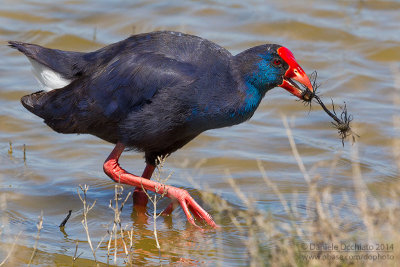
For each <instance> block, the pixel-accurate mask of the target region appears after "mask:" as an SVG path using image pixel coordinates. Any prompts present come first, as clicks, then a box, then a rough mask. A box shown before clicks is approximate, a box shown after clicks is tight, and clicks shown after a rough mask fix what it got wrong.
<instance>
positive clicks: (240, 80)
mask: <svg viewBox="0 0 400 267" xmlns="http://www.w3.org/2000/svg"><path fill="white" fill-rule="evenodd" d="M250 59H251V57H250ZM233 64H234V67H233V68H232V69H233V76H234V77H235V80H236V81H237V94H238V99H237V100H238V102H237V106H236V109H235V111H234V112H232V114H231V116H232V117H243V118H244V119H249V118H250V117H251V116H252V115H253V113H254V112H255V110H256V109H257V107H258V105H259V104H260V102H261V100H262V98H263V97H264V96H265V94H266V92H267V91H268V90H269V89H271V88H272V87H273V86H269V84H268V81H267V82H266V80H265V78H264V77H263V76H261V75H259V72H256V71H255V68H256V67H258V66H257V63H256V62H254V61H253V62H252V60H249V58H248V57H247V55H246V51H245V52H242V53H240V54H238V55H236V56H235V57H234V60H233Z"/></svg>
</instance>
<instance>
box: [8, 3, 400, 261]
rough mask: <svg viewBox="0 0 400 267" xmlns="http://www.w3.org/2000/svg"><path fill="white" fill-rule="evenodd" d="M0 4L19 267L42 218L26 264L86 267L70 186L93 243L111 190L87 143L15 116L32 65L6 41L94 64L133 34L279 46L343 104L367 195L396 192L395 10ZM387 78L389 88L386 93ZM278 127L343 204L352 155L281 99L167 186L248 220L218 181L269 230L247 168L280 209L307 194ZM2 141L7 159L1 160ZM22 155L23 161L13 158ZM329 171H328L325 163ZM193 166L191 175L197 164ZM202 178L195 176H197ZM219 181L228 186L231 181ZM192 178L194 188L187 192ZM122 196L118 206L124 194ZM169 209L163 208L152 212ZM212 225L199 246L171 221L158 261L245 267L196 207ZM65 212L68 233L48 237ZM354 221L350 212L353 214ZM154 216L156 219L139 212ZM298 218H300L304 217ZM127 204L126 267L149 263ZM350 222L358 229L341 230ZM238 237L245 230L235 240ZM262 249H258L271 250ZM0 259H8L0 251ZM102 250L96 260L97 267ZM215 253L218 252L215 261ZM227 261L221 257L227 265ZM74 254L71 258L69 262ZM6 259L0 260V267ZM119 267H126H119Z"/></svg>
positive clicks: (30, 86)
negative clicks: (131, 249)
mask: <svg viewBox="0 0 400 267" xmlns="http://www.w3.org/2000/svg"><path fill="white" fill-rule="evenodd" d="M267 2H271V3H265V1H255V0H253V1H230V2H229V3H226V2H224V1H168V3H167V2H158V1H135V2H134V3H131V1H79V0H77V1H57V3H53V1H18V2H16V1H7V0H5V1H3V2H2V5H1V7H0V45H1V46H2V48H1V49H0V58H1V60H0V194H1V197H0V200H1V201H0V210H1V215H0V219H1V220H2V235H1V239H0V243H2V244H12V243H13V240H14V238H15V236H16V235H17V234H18V232H19V231H22V234H21V236H20V238H19V239H18V241H17V242H16V243H17V246H18V248H19V249H18V250H19V251H20V253H19V254H18V256H17V258H18V259H17V262H18V260H20V261H22V262H24V261H25V262H27V261H28V260H29V258H30V253H31V249H32V247H33V246H34V241H35V235H36V231H37V229H36V222H37V220H38V216H39V215H40V213H41V211H43V216H44V227H43V230H42V231H41V238H40V241H39V243H38V254H37V255H36V260H35V262H34V263H35V264H38V265H40V264H45V265H54V264H59V265H69V264H71V261H72V260H71V257H72V256H73V255H74V252H75V242H76V241H79V244H80V245H79V253H80V252H83V254H82V255H81V256H80V263H79V264H80V265H91V264H93V261H92V260H93V257H92V254H91V251H90V249H89V247H88V244H87V242H86V235H85V233H84V230H83V227H82V225H81V223H80V221H81V219H82V217H81V213H82V204H81V202H80V200H79V198H78V196H77V187H78V185H79V184H87V185H89V186H90V190H89V192H88V199H89V201H90V202H93V201H94V200H97V202H96V205H95V208H94V209H93V210H92V211H91V212H90V216H89V226H90V227H89V228H90V231H91V235H92V237H93V240H94V241H95V243H97V242H98V241H99V240H100V239H101V237H102V236H104V234H105V233H106V226H107V225H108V224H110V223H112V218H113V212H112V210H111V209H109V208H108V204H109V200H110V199H112V198H113V195H114V182H113V181H111V180H110V179H109V178H108V177H107V176H106V175H105V174H104V173H103V171H102V163H103V161H104V159H105V158H106V157H107V155H108V154H109V153H110V151H111V150H112V148H113V146H112V145H111V144H108V143H106V142H104V141H101V140H99V139H97V138H95V137H92V136H88V135H79V136H78V135H61V134H57V133H55V132H53V131H52V130H51V129H50V128H48V127H47V126H46V125H45V124H44V123H43V122H42V121H41V119H40V118H38V117H35V116H34V115H33V114H31V113H29V112H28V111H27V110H25V109H24V108H23V107H22V105H21V104H20V102H19V99H20V98H21V96H23V95H26V94H29V93H31V92H34V91H36V90H37V89H38V85H37V83H36V81H35V79H34V78H33V75H32V74H31V72H30V67H29V64H28V61H27V60H26V58H25V57H24V56H22V54H20V53H19V52H17V51H15V50H12V49H9V48H8V47H6V41H7V40H19V41H24V42H30V43H37V44H40V45H43V46H48V47H52V48H58V49H65V50H79V51H91V50H95V49H97V48H100V47H102V46H104V45H107V44H110V43H113V42H116V41H119V40H121V39H123V38H126V37H127V36H129V35H131V34H134V33H141V32H148V31H153V30H176V31H182V32H186V33H190V34H194V35H198V36H201V37H203V38H207V39H209V40H212V41H214V42H216V43H218V44H220V45H222V46H223V47H225V48H227V49H228V50H230V51H231V52H232V53H233V54H236V53H239V52H240V51H243V50H245V49H247V48H249V47H252V46H255V45H259V44H263V43H278V44H281V45H284V46H286V47H288V48H290V49H291V51H293V53H294V54H295V56H296V59H297V60H298V62H299V63H300V65H301V66H302V67H303V69H304V70H306V72H307V73H311V72H312V71H313V70H317V71H318V81H319V82H320V83H321V86H320V88H319V90H320V93H321V95H322V96H323V99H324V100H325V102H326V103H327V104H329V102H330V98H332V99H334V102H335V103H337V104H342V103H343V101H346V104H347V107H348V110H349V112H350V113H351V114H352V115H353V116H354V121H353V127H354V130H355V131H356V132H357V134H359V135H360V138H358V139H357V146H358V149H359V156H360V157H359V163H360V166H361V170H362V174H363V178H364V180H365V182H366V183H367V186H368V187H369V188H370V189H371V191H372V192H373V193H374V194H375V195H376V196H378V197H381V198H384V197H386V195H387V193H388V188H389V187H390V185H391V184H393V183H395V182H397V181H398V174H399V171H398V169H397V165H396V160H395V157H394V151H393V150H394V149H393V148H394V142H395V141H396V140H397V141H398V140H399V133H400V132H399V131H396V129H395V127H394V125H393V118H394V117H395V116H398V115H399V112H400V105H399V103H400V100H399V95H400V94H399V93H400V91H399V90H400V79H399V77H400V76H399V75H400V63H399V62H400V34H399V26H398V25H399V24H400V12H399V11H400V3H398V2H397V1H368V0H366V1H325V0H324V1H323V0H308V1H301V3H300V2H293V1H279V2H278V1H275V2H274V3H272V1H267ZM396 79H397V80H396ZM282 116H285V117H287V118H288V121H289V123H290V127H291V130H292V132H293V135H294V138H295V141H296V144H297V147H298V150H299V153H300V155H301V157H302V160H303V162H304V164H305V166H306V168H307V169H311V168H312V166H315V165H316V164H318V163H323V162H324V163H325V164H320V166H319V167H318V169H317V171H318V173H319V174H320V175H321V177H322V184H323V185H330V186H332V190H333V191H332V195H333V198H334V199H335V198H340V196H341V195H342V192H346V193H347V194H349V195H350V196H352V195H353V181H352V180H351V179H350V177H351V176H352V164H351V162H352V160H351V148H352V146H351V144H350V143H346V144H345V146H344V147H342V144H341V142H340V140H339V139H338V134H337V133H336V130H335V129H334V128H333V127H332V125H331V124H330V118H329V117H328V116H327V115H326V114H325V113H324V112H323V111H322V109H321V108H319V107H317V106H316V105H314V106H313V108H312V109H311V110H309V108H308V107H305V106H304V105H303V104H302V103H301V102H299V101H295V99H294V97H293V96H290V95H289V94H288V93H287V92H286V91H284V90H282V89H278V88H277V89H274V90H272V91H270V92H268V94H267V95H266V97H265V98H264V100H263V101H262V103H261V105H260V107H259V108H258V110H257V112H256V113H255V115H254V116H253V118H252V119H251V120H250V121H248V122H246V123H243V124H241V125H237V126H234V127H230V128H223V129H218V130H211V131H207V132H205V133H203V134H202V135H201V136H199V137H198V138H196V139H195V140H193V141H192V142H191V143H190V144H188V145H186V146H185V147H184V148H183V149H181V150H180V151H178V152H176V153H175V154H173V155H172V156H171V157H170V158H168V160H167V164H166V166H167V167H166V169H167V171H173V176H172V178H171V179H170V180H169V181H168V183H169V184H171V185H174V186H179V187H183V188H186V189H187V190H189V191H190V192H191V194H192V195H193V196H194V198H196V199H199V198H200V195H205V194H207V193H212V194H213V195H214V196H217V197H218V198H220V199H223V200H225V201H227V202H228V205H229V206H230V207H232V208H235V209H237V210H241V211H246V210H247V209H248V207H246V205H245V204H244V203H243V201H242V200H241V199H240V197H239V196H238V194H237V193H235V190H234V189H233V188H232V187H231V185H230V183H229V181H228V178H229V177H231V178H232V179H233V180H234V181H235V183H236V185H237V186H238V187H239V188H240V190H241V191H242V192H243V194H244V195H246V196H249V197H250V196H251V197H252V198H253V199H254V204H255V205H256V206H257V208H258V209H259V210H260V211H262V212H267V213H268V212H269V213H271V214H272V217H271V218H270V219H272V220H277V221H279V220H282V221H287V220H289V218H288V217H287V216H286V215H287V214H285V211H284V209H283V206H282V205H281V203H280V201H279V198H278V196H277V195H276V193H275V192H274V191H273V190H272V189H271V188H269V187H268V186H267V185H266V184H265V182H264V181H263V179H262V178H261V174H260V171H259V169H258V166H257V162H256V159H260V160H261V161H262V164H263V166H264V167H265V168H266V170H267V172H268V175H269V178H270V179H271V180H272V181H273V182H274V183H275V184H276V186H277V187H278V188H279V190H280V191H281V192H282V193H283V195H284V196H285V198H286V199H287V200H288V201H291V200H293V199H295V198H297V199H298V202H299V207H300V210H301V207H302V206H304V205H303V204H304V202H305V199H306V198H307V190H308V186H307V183H306V182H305V180H304V177H303V174H302V173H301V171H300V170H299V167H298V164H297V162H296V160H295V158H294V157H293V155H292V150H291V149H290V145H289V141H288V137H287V134H286V130H285V127H284V126H283V123H282ZM9 142H12V149H13V151H12V153H8V151H9ZM24 144H25V145H26V160H24V155H23V145H24ZM142 157H143V156H142V155H140V154H137V153H134V152H127V153H124V154H123V157H122V159H121V165H122V166H125V168H126V169H128V170H129V171H131V172H134V173H137V174H140V173H141V171H142V169H143V168H144V162H143V158H142ZM334 159H336V160H337V164H336V165H335V166H334V169H333V170H332V168H331V166H330V165H331V162H332V161H333V160H334ZM200 163H201V164H200ZM199 165H200V166H199ZM227 170H229V175H228V174H227ZM188 177H193V180H194V183H193V182H192V181H190V179H188ZM129 190H130V189H129V188H128V187H125V193H127V191H129ZM167 204H168V201H167V200H163V201H162V202H161V203H160V206H159V209H160V210H161V209H162V207H165V206H166V205H167ZM204 205H205V207H206V209H207V210H208V211H209V212H210V214H212V215H213V216H214V217H215V218H216V220H217V223H218V224H219V225H220V226H221V228H222V229H221V230H220V231H218V232H213V231H211V232H206V233H200V232H199V231H197V230H196V229H194V228H192V227H191V226H189V225H187V224H186V222H185V217H184V213H183V212H182V211H181V209H177V210H176V211H174V213H173V216H172V220H170V219H168V218H167V219H163V218H160V219H159V222H158V225H157V226H158V228H159V238H160V244H161V247H162V262H163V263H165V264H167V263H178V264H179V263H180V264H183V265H186V264H188V265H191V264H194V265H214V264H215V263H216V262H220V263H221V262H222V263H224V264H226V265H229V266H240V265H246V264H247V263H248V254H247V253H246V252H244V247H245V246H246V241H247V240H246V236H247V235H245V234H243V233H242V232H240V231H239V230H238V229H237V228H236V227H234V225H233V223H232V220H230V219H227V218H225V217H224V216H223V214H219V212H218V209H216V208H215V207H212V206H207V204H206V203H205V204H204ZM69 209H71V210H73V213H72V216H71V219H70V221H69V222H68V223H67V227H66V228H65V232H64V233H63V232H61V231H60V230H59V228H58V225H59V224H60V222H61V221H62V219H63V218H64V217H65V215H66V214H67V212H68V210H69ZM350 209H351V207H350ZM149 211H150V212H152V209H151V208H150V209H149ZM303 212H305V210H304V211H303ZM131 213H132V202H131V201H128V202H127V205H126V206H125V208H124V210H123V213H122V220H123V224H127V225H129V227H131V226H132V227H133V229H134V234H135V241H136V242H135V253H134V255H135V262H136V263H137V264H154V265H157V264H158V252H157V249H156V247H155V242H154V238H153V232H152V229H153V224H152V219H151V218H145V219H144V221H143V220H141V219H140V218H137V216H135V214H134V213H132V214H133V215H132V214H131ZM350 220H354V221H357V218H350ZM245 231H246V229H245ZM272 245H273V244H272V242H270V241H269V240H265V243H263V244H262V246H265V247H268V246H272ZM2 248H3V249H4V246H2ZM106 250H107V248H106V246H104V245H102V246H101V247H100V252H99V259H100V261H101V262H106V258H105V254H104V251H106ZM221 251H222V252H221ZM223 251H225V253H224V252H223ZM79 253H78V254H79ZM4 255H5V250H4V251H0V261H1V259H2V258H4ZM120 263H122V262H120Z"/></svg>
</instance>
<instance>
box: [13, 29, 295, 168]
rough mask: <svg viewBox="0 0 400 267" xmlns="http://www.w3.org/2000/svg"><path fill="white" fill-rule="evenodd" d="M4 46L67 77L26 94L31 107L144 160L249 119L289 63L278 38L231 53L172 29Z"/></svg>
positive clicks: (58, 124) (51, 121) (54, 122)
mask: <svg viewBox="0 0 400 267" xmlns="http://www.w3.org/2000/svg"><path fill="white" fill-rule="evenodd" d="M10 45H11V46H12V47H14V48H17V49H18V50H20V51H21V52H23V53H24V54H25V55H26V56H28V57H29V58H31V59H33V60H35V61H37V62H39V63H40V64H42V65H44V66H46V67H48V68H50V69H52V70H54V71H55V72H58V73H60V74H61V75H62V76H63V77H64V78H66V79H69V80H71V83H70V84H69V85H67V86H65V87H64V88H60V89H56V90H52V91H50V92H45V91H40V92H36V93H34V94H31V95H27V96H24V97H23V98H22V99H21V101H22V104H23V105H24V106H25V107H26V108H27V109H28V110H29V111H31V112H33V113H34V114H36V115H38V116H39V117H41V118H43V119H44V121H45V123H46V124H47V125H49V126H50V127H51V128H52V129H54V130H55V131H57V132H60V133H89V134H92V135H95V136H98V137H100V138H102V139H104V140H107V141H109V142H111V143H117V142H121V143H123V144H125V145H126V146H128V147H130V148H133V149H136V150H138V151H143V152H145V157H146V162H147V163H150V164H154V161H155V159H156V157H157V156H161V155H166V154H170V153H172V152H174V151H176V150H177V149H179V148H181V147H182V146H184V145H185V144H186V143H188V142H189V141H190V140H192V139H193V138H195V137H196V136H197V135H199V134H200V133H202V132H203V131H206V130H208V129H213V128H220V127H225V126H231V125H235V124H238V123H241V122H243V121H245V120H247V119H249V118H250V117H251V116H252V115H253V113H254V111H255V110H256V108H257V107H258V105H259V103H260V101H261V99H262V98H263V97H264V95H265V93H266V92H267V91H268V90H269V89H271V88H273V87H276V86H278V85H281V84H282V83H283V79H284V75H285V73H286V71H287V70H288V68H289V63H288V62H286V61H285V60H282V57H281V55H279V54H278V49H279V48H280V47H281V46H279V45H261V46H257V47H253V48H251V49H248V50H246V51H244V52H242V53H240V54H238V55H236V56H232V55H231V53H229V52H228V51H227V50H226V49H224V48H222V47H220V46H218V45H217V44H215V43H213V42H210V41H208V40H205V39H202V38H200V37H196V36H192V35H187V34H183V33H178V32H153V33H145V34H139V35H134V36H131V37H130V38H128V39H126V40H123V41H121V42H118V43H115V44H112V45H109V46H106V47H104V48H102V49H100V50H97V51H95V52H90V53H80V52H66V51H60V50H53V49H48V48H43V47H40V46H37V45H32V44H25V43H19V42H10ZM278 63H279V64H278ZM296 87H297V86H296Z"/></svg>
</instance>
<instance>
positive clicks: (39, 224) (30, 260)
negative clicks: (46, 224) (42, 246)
mask: <svg viewBox="0 0 400 267" xmlns="http://www.w3.org/2000/svg"><path fill="white" fill-rule="evenodd" d="M36 227H37V229H38V231H37V235H36V240H35V245H34V246H33V252H32V255H31V258H30V259H29V263H28V266H30V265H31V264H32V261H33V258H34V257H35V254H36V249H37V244H38V242H39V238H40V230H42V228H43V211H42V212H41V214H40V216H39V222H38V223H37V225H36Z"/></svg>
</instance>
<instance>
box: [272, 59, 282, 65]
mask: <svg viewBox="0 0 400 267" xmlns="http://www.w3.org/2000/svg"><path fill="white" fill-rule="evenodd" d="M281 64H282V62H281V61H280V60H279V59H274V65H275V66H280V65H281Z"/></svg>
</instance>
